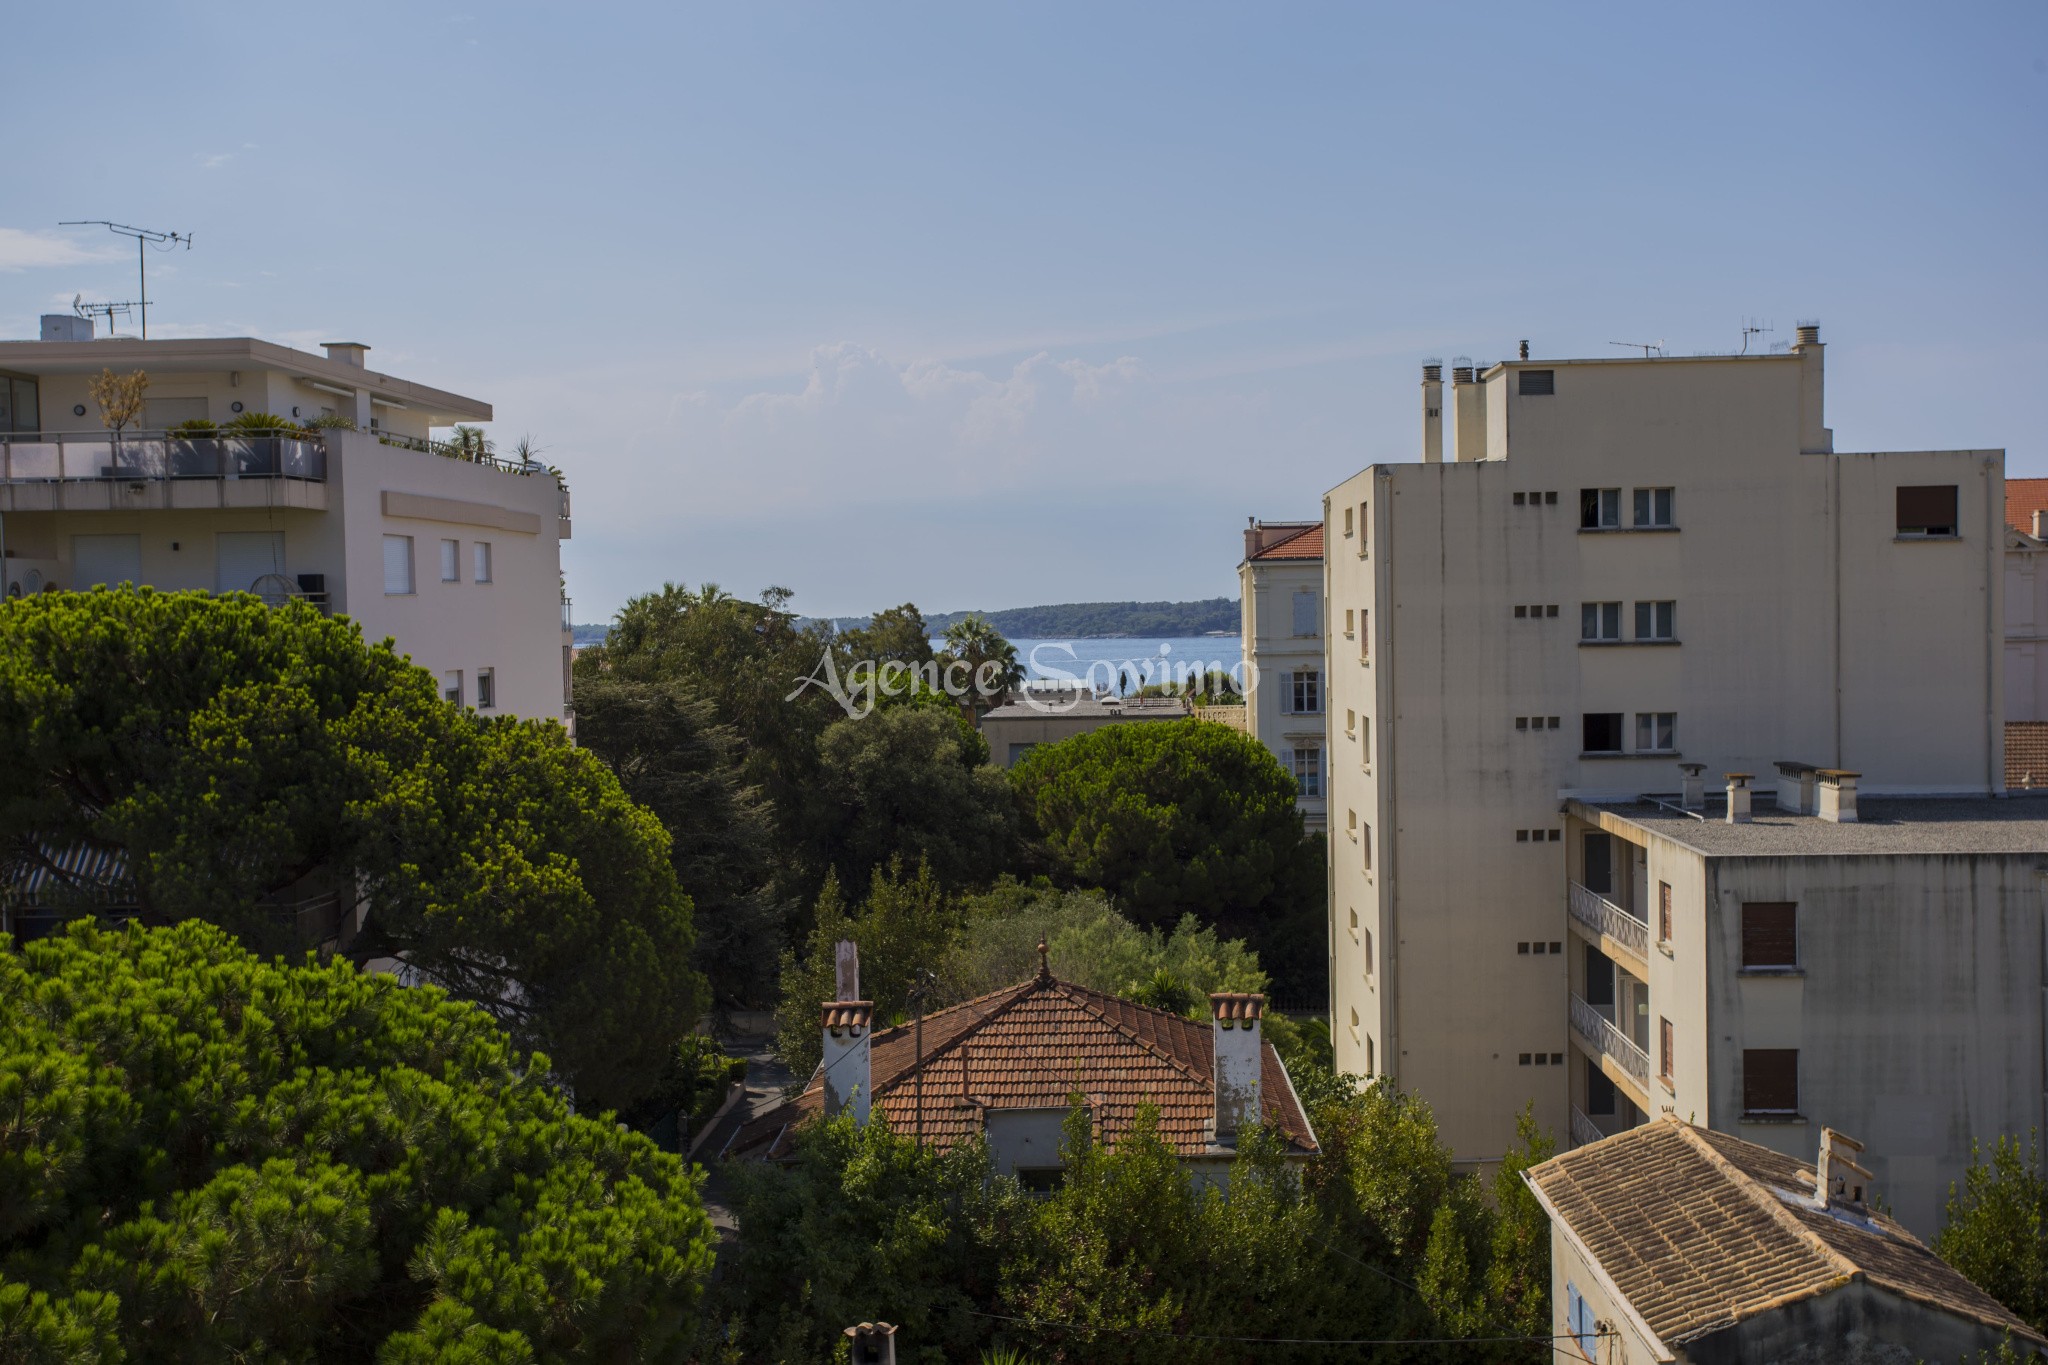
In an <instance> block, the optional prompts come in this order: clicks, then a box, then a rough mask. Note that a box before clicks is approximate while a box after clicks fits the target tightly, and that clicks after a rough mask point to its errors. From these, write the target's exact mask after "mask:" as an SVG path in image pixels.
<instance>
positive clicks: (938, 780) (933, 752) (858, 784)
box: [806, 706, 1017, 887]
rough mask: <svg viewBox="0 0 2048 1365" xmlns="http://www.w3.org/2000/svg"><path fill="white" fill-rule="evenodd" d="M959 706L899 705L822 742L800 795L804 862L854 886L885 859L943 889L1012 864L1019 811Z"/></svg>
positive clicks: (975, 881)
mask: <svg viewBox="0 0 2048 1365" xmlns="http://www.w3.org/2000/svg"><path fill="white" fill-rule="evenodd" d="M986 755H987V746H986V745H985V744H982V743H981V742H980V736H978V735H971V734H969V733H963V732H962V729H961V725H960V718H959V713H958V711H957V709H954V708H945V709H934V708H928V707H920V706H897V707H887V708H884V709H881V710H877V711H875V712H874V713H872V714H871V715H867V716H862V717H860V718H859V719H848V720H842V721H840V722H838V723H837V724H835V725H833V726H832V727H831V728H829V729H828V730H826V731H825V733H824V735H823V737H822V738H820V740H819V741H818V757H819V771H818V775H817V777H816V778H815V779H814V781H813V783H812V786H811V790H810V791H809V793H808V794H807V797H806V809H807V810H808V812H809V819H808V821H807V822H806V823H807V825H808V827H809V838H808V840H807V844H808V848H809V850H810V856H812V857H813V858H816V859H817V860H819V862H820V863H821V864H822V868H821V870H830V871H832V872H834V873H836V874H837V875H838V876H839V878H840V880H841V881H842V882H844V883H846V884H847V885H850V886H859V885H861V884H862V883H864V882H866V881H867V880H868V878H869V877H870V876H871V875H872V874H873V873H874V872H875V870H876V869H878V868H881V867H884V866H886V865H887V864H888V863H889V862H890V860H891V859H894V858H902V859H903V860H904V861H906V862H920V861H921V862H924V863H926V864H928V865H929V866H930V868H931V870H932V874H933V875H934V876H935V877H937V878H938V879H939V881H940V882H941V883H943V884H944V885H946V886H949V887H965V886H975V885H986V884H988V883H989V882H990V881H993V880H994V879H995V878H996V877H997V876H998V875H1000V874H1001V873H1002V872H1005V871H1007V870H1008V869H1009V868H1010V867H1011V865H1012V864H1013V862H1014V860H1015V857H1016V852H1017V806H1016V801H1015V798H1013V797H1012V796H1011V794H1010V786H1009V783H1008V782H1007V781H1006V780H1005V779H1004V777H1003V774H1002V772H1001V770H999V769H997V768H993V767H989V766H987V764H986V763H985V762H982V761H981V760H983V759H985V758H986Z"/></svg>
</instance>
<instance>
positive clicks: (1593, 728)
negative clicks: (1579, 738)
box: [1579, 711, 1621, 754]
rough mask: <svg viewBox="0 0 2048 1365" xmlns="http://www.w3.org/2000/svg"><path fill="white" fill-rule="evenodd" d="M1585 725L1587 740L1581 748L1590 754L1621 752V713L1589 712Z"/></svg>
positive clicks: (1586, 715)
mask: <svg viewBox="0 0 2048 1365" xmlns="http://www.w3.org/2000/svg"><path fill="white" fill-rule="evenodd" d="M1584 725H1585V739H1584V742H1583V743H1582V744H1581V745H1580V746H1579V747H1580V748H1582V749H1584V750H1585V751H1586V752H1587V753H1589V754H1618V753H1620V752H1621V712H1619V711H1588V712H1586V713H1585V722H1584Z"/></svg>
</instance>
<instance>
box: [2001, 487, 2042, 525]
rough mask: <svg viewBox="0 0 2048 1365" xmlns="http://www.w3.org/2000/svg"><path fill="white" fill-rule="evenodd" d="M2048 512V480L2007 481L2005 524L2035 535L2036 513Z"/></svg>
mask: <svg viewBox="0 0 2048 1365" xmlns="http://www.w3.org/2000/svg"><path fill="white" fill-rule="evenodd" d="M2036 512H2048V479H2007V480H2006V481H2005V524H2006V525H2007V526H2010V527H2012V529H2013V530H2015V531H2024V532H2025V533H2026V534H2028V535H2032V534H2034V513H2036Z"/></svg>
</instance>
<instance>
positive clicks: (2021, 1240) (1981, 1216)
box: [1934, 1133, 2048, 1332]
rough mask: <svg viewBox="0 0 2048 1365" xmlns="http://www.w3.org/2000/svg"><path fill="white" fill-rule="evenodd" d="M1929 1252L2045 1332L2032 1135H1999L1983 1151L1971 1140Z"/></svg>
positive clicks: (2044, 1211) (2041, 1227)
mask: <svg viewBox="0 0 2048 1365" xmlns="http://www.w3.org/2000/svg"><path fill="white" fill-rule="evenodd" d="M1934 1253H1935V1255H1937V1256H1939V1257H1941V1258H1942V1259H1943V1260H1944V1261H1947V1262H1948V1263H1949V1264H1950V1265H1952V1266H1954V1267H1955V1268H1956V1269H1957V1270H1960V1271H1961V1272H1962V1273H1963V1274H1965V1275H1967V1276H1968V1277H1969V1278H1970V1280H1971V1281H1972V1282H1973V1283H1975V1284H1976V1286H1977V1287H1978V1288H1979V1289H1982V1290H1983V1291H1984V1292H1985V1293H1987V1294H1989V1295H1990V1296H1991V1297H1992V1298H1994V1299H1997V1300H1998V1301H1999V1302H2000V1303H2002V1304H2004V1305H2005V1306H2006V1307H2007V1308H2010V1309H2011V1310H2012V1311H2013V1312H2014V1313H2016V1314H2018V1315H2019V1316H2020V1317H2022V1318H2024V1319H2025V1320H2026V1321H2027V1323H2028V1324H2029V1325H2031V1326H2032V1327H2034V1328H2035V1329H2036V1330H2038V1331H2043V1332H2048V1171H2044V1169H2043V1167H2042V1163H2041V1144H2040V1139H2039V1136H2038V1135H2037V1134H2033V1133H2029V1134H2028V1135H2027V1137H2026V1139H2025V1140H2024V1141H2023V1140H2021V1139H2020V1138H2018V1137H2001V1138H1999V1139H1998V1140H1997V1141H1996V1142H1995V1143H1993V1144H1992V1147H1991V1150H1990V1151H1989V1152H1985V1151H1984V1150H1983V1149H1982V1148H1981V1147H1979V1146H1977V1145H1976V1144H1974V1143H1973V1144H1972V1145H1971V1149H1970V1168H1969V1169H1968V1170H1967V1171H1965V1172H1964V1173H1963V1183H1962V1185H1961V1186H1960V1187H1958V1186H1954V1185H1951V1186H1950V1187H1949V1194H1948V1211H1947V1216H1946V1218H1945V1219H1944V1221H1943V1223H1942V1228H1941V1235H1940V1236H1938V1237H1936V1238H1935V1239H1934Z"/></svg>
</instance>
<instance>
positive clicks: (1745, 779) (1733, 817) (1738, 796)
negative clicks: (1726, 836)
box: [1728, 773, 1754, 825]
mask: <svg viewBox="0 0 2048 1365" xmlns="http://www.w3.org/2000/svg"><path fill="white" fill-rule="evenodd" d="M1752 776H1754V774H1752V773H1729V774H1728V823H1729V824H1731V825H1746V824H1748V823H1749V779H1750V778H1751V777H1752Z"/></svg>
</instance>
